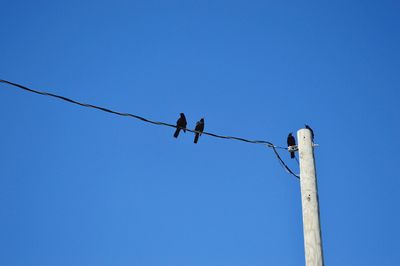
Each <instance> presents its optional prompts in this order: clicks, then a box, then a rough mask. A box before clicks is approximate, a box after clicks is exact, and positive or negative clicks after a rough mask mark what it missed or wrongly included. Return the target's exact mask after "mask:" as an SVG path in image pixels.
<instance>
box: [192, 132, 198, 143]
mask: <svg viewBox="0 0 400 266" xmlns="http://www.w3.org/2000/svg"><path fill="white" fill-rule="evenodd" d="M198 141H199V133H196V135H195V136H194V141H193V142H194V143H197V142H198Z"/></svg>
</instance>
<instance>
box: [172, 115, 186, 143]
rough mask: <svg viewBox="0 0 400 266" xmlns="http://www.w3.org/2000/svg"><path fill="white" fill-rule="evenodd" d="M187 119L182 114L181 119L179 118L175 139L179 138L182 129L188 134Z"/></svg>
mask: <svg viewBox="0 0 400 266" xmlns="http://www.w3.org/2000/svg"><path fill="white" fill-rule="evenodd" d="M186 125H187V122H186V117H185V114H184V113H181V117H179V119H178V120H177V121H176V130H175V133H174V137H175V138H177V137H178V136H179V132H180V131H181V129H182V130H183V132H185V133H186Z"/></svg>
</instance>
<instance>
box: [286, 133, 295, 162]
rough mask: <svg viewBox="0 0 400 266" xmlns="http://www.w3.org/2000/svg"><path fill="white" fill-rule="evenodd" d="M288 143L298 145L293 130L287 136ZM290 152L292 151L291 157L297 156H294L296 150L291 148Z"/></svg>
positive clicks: (289, 145)
mask: <svg viewBox="0 0 400 266" xmlns="http://www.w3.org/2000/svg"><path fill="white" fill-rule="evenodd" d="M287 145H288V147H291V146H296V139H295V138H294V137H293V135H292V132H291V133H289V135H288V137H287ZM289 152H290V158H292V159H293V158H294V157H295V156H294V151H290V150H289Z"/></svg>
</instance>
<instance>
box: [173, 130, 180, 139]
mask: <svg viewBox="0 0 400 266" xmlns="http://www.w3.org/2000/svg"><path fill="white" fill-rule="evenodd" d="M180 131H181V129H180V128H179V127H178V128H176V130H175V133H174V138H177V137H178V136H179V132H180Z"/></svg>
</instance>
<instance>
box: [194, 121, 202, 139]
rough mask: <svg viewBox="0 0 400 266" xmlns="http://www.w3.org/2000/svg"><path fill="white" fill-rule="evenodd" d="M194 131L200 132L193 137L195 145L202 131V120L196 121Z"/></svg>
mask: <svg viewBox="0 0 400 266" xmlns="http://www.w3.org/2000/svg"><path fill="white" fill-rule="evenodd" d="M194 130H195V131H198V132H200V133H195V135H194V143H197V141H199V136H201V133H202V132H203V130H204V118H202V119H200V121H197V123H196V127H195V128H194Z"/></svg>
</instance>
